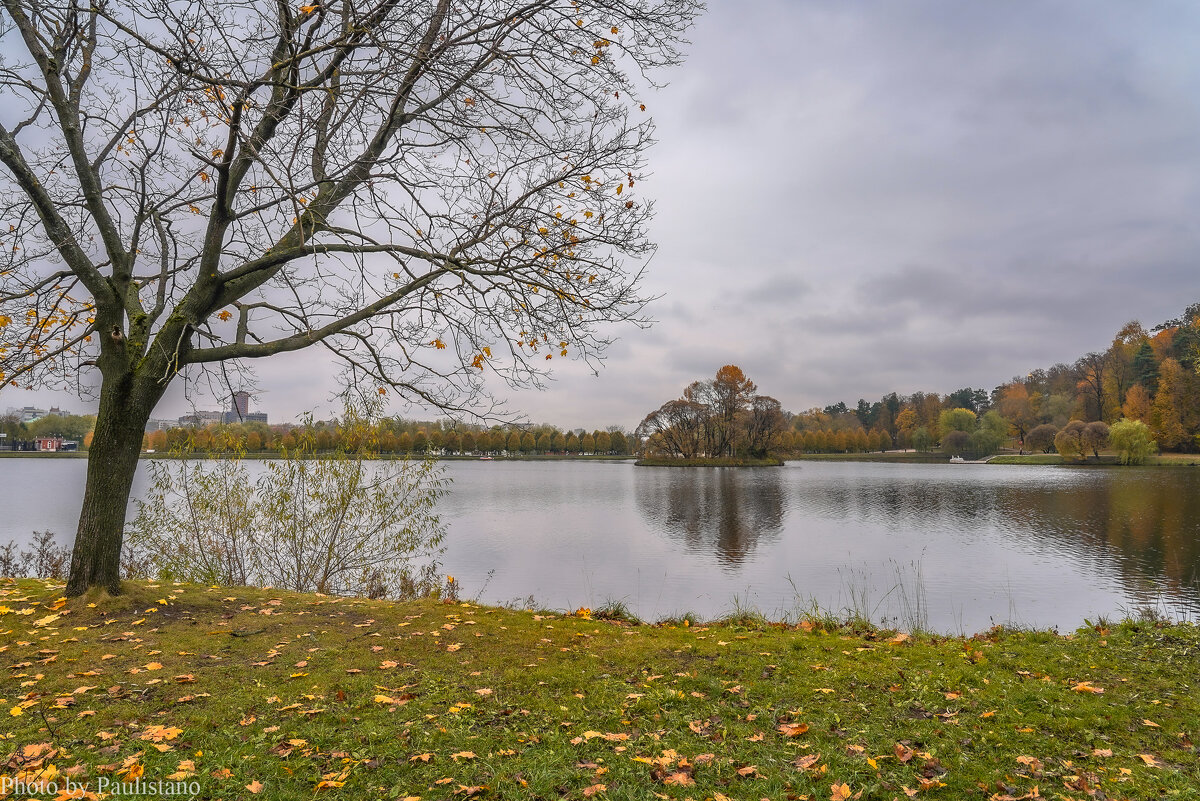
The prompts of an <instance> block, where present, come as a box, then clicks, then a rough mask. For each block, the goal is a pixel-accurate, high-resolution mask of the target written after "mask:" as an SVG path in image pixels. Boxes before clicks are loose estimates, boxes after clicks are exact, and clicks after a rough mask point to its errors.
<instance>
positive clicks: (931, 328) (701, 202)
mask: <svg viewBox="0 0 1200 801" xmlns="http://www.w3.org/2000/svg"><path fill="white" fill-rule="evenodd" d="M691 39H692V42H693V44H692V46H691V48H690V55H689V57H688V60H687V62H686V64H685V65H684V66H683V67H682V68H680V69H678V70H676V71H675V72H673V73H671V74H670V76H669V79H670V82H671V83H670V86H669V87H668V88H666V89H665V90H662V91H661V92H659V93H657V94H656V95H654V96H651V97H650V98H649V99H648V106H649V110H650V111H651V112H652V113H653V115H654V118H655V120H656V122H657V124H658V139H659V144H658V145H657V146H656V147H655V149H654V150H653V152H652V153H651V158H650V161H651V167H652V169H653V172H654V175H653V178H652V180H647V181H645V182H641V183H639V189H644V190H645V192H646V194H648V195H649V196H651V197H653V198H655V199H656V203H657V217H656V220H655V222H654V225H653V235H654V239H655V240H656V241H657V243H658V245H659V251H658V253H657V255H656V256H655V257H654V259H653V261H652V263H651V265H650V270H649V274H648V280H647V284H646V288H647V290H648V291H649V293H651V294H655V295H662V296H663V297H662V299H661V300H659V301H658V302H657V303H655V304H654V305H653V306H652V307H651V310H650V311H651V314H652V316H653V317H654V318H655V319H656V320H657V321H658V322H657V324H656V325H655V326H654V327H653V328H652V329H650V330H648V331H639V330H636V329H632V328H631V329H626V330H620V331H618V332H617V333H618V334H619V336H620V341H618V342H617V344H616V345H615V346H614V347H613V348H612V349H611V350H610V352H609V358H608V361H607V364H606V366H605V368H604V369H603V370H602V371H601V374H600V375H599V376H598V377H596V376H593V375H592V374H591V372H590V371H589V370H587V369H584V368H583V366H582V365H578V364H570V363H567V362H566V360H563V361H559V360H556V361H555V364H556V365H558V367H557V370H556V373H555V376H556V379H555V380H554V381H553V382H552V383H551V384H550V385H549V387H548V389H546V390H545V391H542V392H537V391H528V392H520V393H508V394H507V397H508V398H509V402H510V406H511V408H512V409H513V410H520V411H523V412H524V413H525V414H526V415H527V416H528V418H529V419H530V420H532V421H535V422H543V421H544V422H550V423H555V424H558V425H561V426H564V427H576V426H584V427H587V428H589V429H591V428H603V427H605V426H608V425H612V424H617V425H623V426H627V427H632V426H634V425H636V424H637V422H638V421H639V420H640V419H641V418H642V417H643V416H644V415H645V413H646V412H647V411H649V410H651V409H652V408H655V407H657V406H658V405H660V404H661V403H662V402H663V401H665V400H668V399H669V398H672V397H675V396H677V395H678V394H679V392H680V391H681V390H682V388H683V387H684V386H685V385H686V384H688V383H689V382H690V381H692V380H694V379H696V378H704V377H710V376H711V375H712V374H713V373H714V372H715V371H716V370H717V368H718V367H720V366H721V365H722V364H726V363H731V362H732V363H736V364H739V365H741V366H742V368H743V369H745V371H746V372H747V374H748V375H749V376H750V377H751V378H752V379H754V380H755V381H756V382H757V383H758V385H759V391H760V392H763V393H765V394H769V395H773V396H775V397H777V398H779V400H780V401H782V403H783V405H784V407H785V408H788V409H791V410H794V411H799V410H803V409H806V408H808V407H811V406H814V405H822V406H823V405H826V404H828V403H833V402H836V401H839V400H844V401H846V402H847V403H848V404H850V405H853V404H854V402H855V401H856V400H857V399H858V398H860V397H865V398H867V399H871V400H874V399H877V398H879V396H881V395H882V394H884V393H886V392H889V391H892V390H895V391H898V392H900V393H902V394H903V393H909V392H913V391H915V390H925V391H937V392H942V393H945V392H950V391H952V390H954V389H957V388H959V387H963V386H975V387H980V386H981V387H984V388H987V389H990V388H991V387H993V386H995V385H996V384H997V383H1000V382H1002V381H1004V380H1006V379H1008V378H1009V377H1011V376H1013V375H1015V374H1024V373H1025V372H1027V371H1028V370H1030V369H1033V368H1035V367H1040V366H1048V365H1050V364H1053V363H1054V362H1057V361H1069V360H1073V359H1074V358H1076V357H1077V356H1079V355H1081V354H1083V353H1084V352H1086V351H1089V350H1097V349H1102V348H1104V347H1106V346H1107V344H1108V343H1109V341H1110V340H1111V338H1112V336H1113V334H1114V333H1115V331H1116V330H1117V329H1118V328H1119V327H1120V326H1121V324H1122V323H1124V322H1125V321H1127V320H1130V319H1140V320H1141V321H1142V322H1143V323H1145V324H1147V325H1153V324H1155V323H1157V322H1160V321H1161V320H1163V319H1166V318H1168V317H1173V316H1176V315H1177V314H1178V313H1179V312H1180V311H1182V310H1183V308H1184V307H1185V306H1187V305H1188V304H1189V303H1192V302H1195V301H1198V300H1200V270H1198V269H1197V267H1198V265H1200V259H1198V258H1197V257H1198V256H1200V4H1197V3H1195V2H1188V1H1181V2H1165V1H1160V2H1153V3H1131V2H1116V1H1115V0H1113V1H1112V2H1099V1H1098V0H1079V2H1004V3H963V2H961V0H936V1H935V0H929V1H928V2H915V1H911V0H887V2H883V1H880V2H853V3H847V2H845V0H829V1H828V2H824V1H814V2H810V1H809V0H753V1H752V2H734V1H733V0H710V10H709V12H708V14H707V15H706V16H705V17H704V18H703V19H702V20H701V21H700V22H699V24H698V26H697V27H696V28H695V30H694V31H693V32H692V36H691ZM257 367H258V375H259V388H260V393H259V396H258V398H257V399H256V402H255V404H254V406H255V407H256V408H261V409H263V410H265V411H267V412H269V413H270V414H271V419H272V421H273V422H276V421H278V422H283V421H286V420H289V419H291V418H293V416H294V415H296V414H298V413H300V412H302V411H304V410H306V409H312V408H316V409H318V411H320V410H321V409H322V408H323V403H324V402H325V401H326V399H327V397H328V396H329V395H330V394H331V393H332V392H333V391H334V389H335V386H334V383H333V380H332V379H333V377H334V372H333V370H332V369H331V368H329V367H328V366H327V365H326V364H325V363H324V362H323V361H321V359H320V357H319V355H318V354H316V353H306V352H300V353H297V354H289V355H287V356H285V357H283V358H282V359H278V360H277V359H272V360H269V361H268V362H262V363H260V364H259V365H257ZM500 389H501V388H500V387H499V386H497V390H500ZM51 403H55V404H58V405H60V406H63V407H65V408H68V409H70V410H73V411H83V410H87V406H86V404H84V403H82V402H80V401H78V400H74V399H72V398H71V397H69V396H66V395H55V394H51V393H45V392H42V393H21V392H14V391H11V390H9V391H7V392H5V393H4V395H3V396H2V397H0V407H7V406H20V405H25V404H32V405H41V406H48V405H50V404H51ZM198 404H199V406H200V407H201V408H215V406H216V403H215V402H209V401H205V400H203V399H200V400H199V401H198ZM187 407H188V404H187V402H185V401H184V399H183V397H182V393H175V394H173V395H171V396H169V397H168V399H167V400H166V401H164V403H163V405H161V406H160V408H159V411H158V412H157V413H156V415H155V416H157V417H173V416H176V415H178V414H182V413H184V412H185V411H186V409H187ZM393 411H395V412H399V413H406V414H409V415H411V416H428V415H427V414H424V413H422V412H420V411H419V410H412V409H410V410H405V409H402V408H399V407H395V408H393Z"/></svg>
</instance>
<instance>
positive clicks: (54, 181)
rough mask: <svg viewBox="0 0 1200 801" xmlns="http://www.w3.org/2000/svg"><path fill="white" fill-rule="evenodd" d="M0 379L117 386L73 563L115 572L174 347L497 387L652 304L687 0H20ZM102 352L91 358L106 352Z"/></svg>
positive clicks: (447, 397) (4, 67) (182, 356)
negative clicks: (655, 167) (639, 265)
mask: <svg viewBox="0 0 1200 801" xmlns="http://www.w3.org/2000/svg"><path fill="white" fill-rule="evenodd" d="M3 8H4V13H3V16H2V17H0V53H3V54H4V58H3V61H2V62H0V86H2V87H3V91H4V94H5V102H4V110H3V111H0V163H3V165H4V167H5V168H6V170H5V171H4V178H3V179H2V180H3V193H2V195H0V197H2V198H3V199H2V200H0V209H2V210H3V215H4V220H3V221H4V222H5V223H7V224H8V231H7V234H6V236H5V237H4V239H3V248H0V251H2V255H0V259H2V261H0V276H2V277H3V284H2V286H0V382H2V383H5V384H17V385H20V386H26V387H28V386H52V387H64V386H66V387H71V388H75V389H77V390H80V391H83V392H86V391H87V390H88V388H89V387H94V386H96V385H97V384H98V396H99V412H98V417H97V421H96V429H95V434H94V438H93V441H92V450H91V459H90V461H89V466H88V478H87V488H86V491H85V496H84V501H83V510H82V512H81V515H80V521H79V528H78V532H77V536H76V541H75V549H74V554H73V558H72V564H71V575H70V580H69V583H68V587H67V592H68V593H69V594H79V593H82V592H84V591H85V590H86V589H87V587H89V586H92V585H99V586H103V587H105V588H107V589H108V590H110V591H113V592H116V591H119V584H118V563H119V555H120V549H121V542H122V529H123V526H124V520H125V509H126V505H127V499H128V497H129V491H130V486H131V482H132V479H133V474H134V470H135V468H136V462H137V458H138V452H139V446H140V443H141V437H142V431H143V428H144V425H145V423H146V421H147V419H148V418H149V416H150V414H151V412H152V410H153V409H154V407H155V404H156V403H157V402H158V401H159V399H160V398H161V397H162V396H163V393H164V391H165V390H166V388H167V387H168V385H169V384H170V383H171V382H172V381H173V380H174V379H175V378H176V377H177V376H178V375H180V374H181V373H183V374H185V376H186V377H188V378H194V377H196V376H201V377H203V376H209V377H213V378H215V379H216V380H217V381H218V382H221V381H226V382H228V381H232V380H234V378H235V377H236V372H237V371H238V370H244V369H245V366H246V364H247V363H248V360H253V359H257V358H262V357H266V356H270V355H273V354H277V353H281V352H284V351H293V350H297V349H300V348H306V347H310V346H312V345H315V344H320V345H322V346H324V348H325V349H327V350H328V351H329V352H331V353H332V354H334V355H335V356H337V357H339V358H340V359H341V360H343V362H344V363H345V364H346V365H347V368H348V370H349V371H350V376H351V380H352V381H353V382H354V384H355V385H356V386H358V387H361V388H365V389H366V391H369V392H374V391H380V392H389V391H391V392H395V393H397V394H400V395H402V396H404V397H407V398H410V399H415V400H418V401H421V402H424V403H428V404H432V405H435V406H440V407H442V408H448V409H459V410H465V409H476V410H478V409H480V408H481V407H483V406H485V404H486V398H487V393H484V392H482V388H483V386H482V385H483V378H484V374H485V373H487V372H489V371H491V372H493V373H495V374H496V375H498V376H500V377H501V378H502V379H503V380H505V381H507V382H510V383H512V384H526V385H527V384H537V383H538V381H539V376H540V375H541V374H542V370H543V369H544V368H545V367H546V366H547V365H546V364H545V361H546V360H548V359H551V358H552V357H554V356H567V355H574V356H577V357H581V358H584V359H588V360H594V359H598V358H600V356H601V354H602V352H603V349H604V346H605V344H606V340H605V338H604V335H603V330H602V328H603V327H602V326H600V327H598V325H599V324H601V323H607V322H612V321H619V320H634V321H641V320H642V318H641V316H640V309H641V307H642V305H643V299H642V298H641V296H640V295H639V291H638V277H639V274H638V271H637V270H636V269H634V270H628V269H626V268H625V267H624V264H625V262H626V261H627V260H628V259H630V258H631V257H632V258H635V259H636V258H637V257H643V256H645V255H646V254H648V252H649V250H650V248H651V244H650V243H649V242H648V241H647V239H646V236H645V224H646V222H647V219H648V217H649V215H650V211H651V207H650V204H649V203H647V202H646V201H644V200H642V199H641V198H639V197H638V195H637V192H636V191H635V189H634V187H635V184H636V182H637V181H638V180H640V177H641V174H642V171H643V169H644V154H645V151H646V148H647V146H648V145H649V144H650V142H651V135H652V127H651V124H650V122H649V118H648V117H647V116H645V107H644V106H643V105H642V103H641V101H640V99H639V98H638V96H637V92H638V89H639V87H645V86H648V85H651V81H652V78H653V74H654V71H655V70H656V69H657V68H659V67H662V66H665V65H670V64H674V63H677V62H678V61H679V59H680V50H679V47H680V43H681V41H682V40H681V38H680V37H681V35H682V33H683V31H684V30H686V28H687V27H688V26H689V25H690V23H691V21H692V19H693V18H694V16H695V14H696V13H697V12H698V11H699V10H700V4H699V3H698V2H696V0H596V1H594V2H588V0H578V1H571V0H526V1H525V2H519V1H518V2H505V1H504V0H458V2H455V3H451V2H449V0H421V2H418V1H417V0H368V1H367V2H366V3H350V2H347V0H327V1H326V0H313V2H312V4H311V5H299V6H295V5H291V4H289V3H285V2H282V0H277V1H276V2H269V0H268V2H261V1H260V0H203V1H202V0H146V2H142V3H136V4H135V3H118V2H113V0H92V1H91V2H87V3H81V2H79V0H62V1H61V2H46V1H45V0H3ZM88 368H93V369H95V370H97V371H98V373H99V375H98V377H97V376H95V375H89V373H88Z"/></svg>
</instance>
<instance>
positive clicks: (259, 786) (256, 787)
mask: <svg viewBox="0 0 1200 801" xmlns="http://www.w3.org/2000/svg"><path fill="white" fill-rule="evenodd" d="M246 789H247V790H249V791H250V792H252V793H254V794H255V795H258V794H259V793H261V792H262V791H263V783H262V782H260V781H259V780H258V779H255V780H254V781H252V782H250V783H249V784H247V785H246Z"/></svg>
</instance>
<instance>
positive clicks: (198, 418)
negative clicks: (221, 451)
mask: <svg viewBox="0 0 1200 801" xmlns="http://www.w3.org/2000/svg"><path fill="white" fill-rule="evenodd" d="M221 416H222V415H221V413H220V412H192V413H191V414H185V415H184V416H183V417H180V418H179V425H181V426H184V427H185V428H186V427H196V428H200V427H203V426H207V425H211V424H213V423H219V422H221Z"/></svg>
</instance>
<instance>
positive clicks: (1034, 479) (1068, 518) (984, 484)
mask: <svg viewBox="0 0 1200 801" xmlns="http://www.w3.org/2000/svg"><path fill="white" fill-rule="evenodd" d="M948 470H950V471H954V470H957V471H958V472H957V474H955V473H954V472H946V473H944V474H942V475H940V476H937V477H936V478H935V477H934V476H932V475H930V473H929V472H928V469H927V470H926V472H925V473H924V474H911V475H907V476H905V475H900V474H899V473H900V471H892V472H889V473H887V474H878V475H873V474H868V475H864V474H863V473H862V472H856V473H846V474H844V475H843V474H838V473H836V472H834V473H833V474H824V473H822V474H819V475H815V476H812V478H813V480H810V481H800V482H797V483H796V484H795V486H794V487H793V497H792V500H793V514H794V515H796V516H799V517H804V516H817V517H821V518H827V519H835V520H846V521H858V522H860V523H863V522H868V521H874V522H877V523H879V524H881V525H883V526H885V527H886V528H888V529H890V530H892V531H895V532H896V533H897V534H898V535H900V534H909V535H910V534H911V532H914V531H918V532H919V531H924V532H926V533H927V534H928V535H931V538H936V537H934V535H950V536H953V537H954V539H955V540H958V541H969V540H976V539H985V538H995V537H1001V538H1003V539H1004V540H1007V541H1009V542H1015V543H1017V544H1018V545H1019V546H1020V548H1021V549H1022V550H1023V551H1024V552H1025V553H1026V554H1027V555H1028V557H1029V558H1035V557H1040V556H1042V555H1046V554H1053V555H1055V556H1062V557H1069V558H1071V559H1073V560H1075V561H1077V562H1084V563H1088V562H1090V563H1091V564H1092V567H1093V569H1094V570H1095V571H1096V573H1097V574H1099V573H1100V572H1103V573H1106V574H1111V573H1112V572H1113V568H1114V567H1116V568H1117V571H1118V573H1119V577H1120V581H1121V584H1122V585H1123V586H1124V587H1125V588H1126V591H1127V592H1128V593H1129V594H1130V595H1131V596H1132V597H1133V598H1136V599H1138V600H1139V601H1140V602H1143V603H1154V602H1158V601H1160V600H1163V599H1164V597H1165V598H1166V599H1167V600H1169V601H1170V602H1172V603H1174V604H1178V605H1179V606H1180V607H1181V608H1187V609H1191V610H1193V611H1194V610H1195V609H1196V608H1197V602H1196V598H1197V597H1198V595H1200V536H1198V534H1197V524H1198V521H1200V481H1197V479H1198V478H1200V476H1196V475H1187V476H1184V475H1181V474H1180V473H1179V472H1178V471H1174V470H1166V469H1162V468H1159V469H1152V468H1147V469H1143V470H1136V469H1123V470H1121V471H1120V472H1119V473H1117V471H1114V470H1090V471H1089V470H1070V471H1068V470H1064V469H1049V470H1043V471H1037V472H1036V473H1034V472H1026V473H1025V474H1021V473H1014V472H1012V471H1006V472H1005V473H1000V472H999V471H996V470H995V468H991V469H987V470H986V471H981V470H970V469H969V468H968V469H961V468H948ZM810 472H812V471H810ZM931 479H932V480H931ZM921 543H922V540H920V539H917V540H915V541H914V542H913V547H914V548H916V549H919V548H920V547H921ZM914 553H916V551H914ZM1101 562H1103V564H1101ZM980 567H981V568H984V569H987V568H988V567H989V566H987V565H981V566H980Z"/></svg>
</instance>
